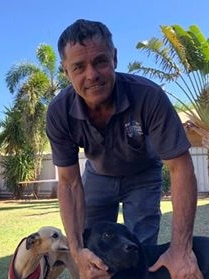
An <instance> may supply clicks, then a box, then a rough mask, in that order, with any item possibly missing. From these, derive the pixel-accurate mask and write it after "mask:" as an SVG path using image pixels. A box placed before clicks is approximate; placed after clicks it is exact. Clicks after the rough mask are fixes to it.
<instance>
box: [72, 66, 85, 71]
mask: <svg viewBox="0 0 209 279" xmlns="http://www.w3.org/2000/svg"><path fill="white" fill-rule="evenodd" d="M82 69H83V66H82V65H77V66H75V67H74V68H73V72H75V73H77V72H81V71H82Z"/></svg>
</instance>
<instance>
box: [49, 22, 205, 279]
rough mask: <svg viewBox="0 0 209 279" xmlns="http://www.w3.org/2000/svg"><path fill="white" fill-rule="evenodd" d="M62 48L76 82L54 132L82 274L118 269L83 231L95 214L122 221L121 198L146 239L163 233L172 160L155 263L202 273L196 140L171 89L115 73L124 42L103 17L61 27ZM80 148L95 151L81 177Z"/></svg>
mask: <svg viewBox="0 0 209 279" xmlns="http://www.w3.org/2000/svg"><path fill="white" fill-rule="evenodd" d="M58 49H59V53H60V57H61V60H62V66H63V69H64V71H65V74H66V76H67V78H68V79H69V81H71V85H70V86H69V87H68V88H66V89H64V90H62V91H61V92H60V93H59V94H58V95H57V97H55V99H54V100H53V101H52V103H51V104H50V106H49V109H48V114H47V135H48V137H49V139H50V142H51V146H52V154H53V162H54V164H55V165H56V166H57V167H58V176H59V186H58V198H59V204H60V213H61V218H62V221H63V224H64V228H65V231H66V234H67V237H68V240H69V244H70V247H71V251H72V254H73V257H74V259H75V261H76V263H77V266H78V269H79V273H80V278H82V279H83V278H85V279H88V278H110V275H109V274H108V272H107V267H106V266H105V265H104V264H103V263H102V261H101V260H100V259H99V258H98V257H96V256H95V255H94V254H93V253H91V252H90V251H89V250H88V249H84V248H83V241H82V232H83V230H84V227H87V226H91V224H93V223H94V222H96V221H100V220H109V221H116V220H117V215H118V206H119V202H122V204H123V216H124V221H125V224H126V225H127V226H128V227H129V229H130V230H131V231H133V232H134V233H135V234H136V235H137V237H138V238H139V240H140V241H142V242H144V243H155V242H156V241H157V235H158V231H159V222H160V198H161V167H162V163H161V160H164V162H165V164H166V165H167V166H168V168H169V171H170V175H171V184H172V185H171V188H172V202H173V225H172V241H171V246H170V248H169V250H168V251H167V252H166V253H165V254H164V255H162V257H161V258H160V259H159V260H158V262H157V263H156V264H155V265H154V266H153V267H152V268H151V270H152V271H154V270H156V269H157V268H159V267H160V266H162V265H164V266H166V267H167V268H168V269H169V271H170V273H171V276H172V279H183V278H189V279H193V278H196V279H200V278H201V274H200V271H199V269H198V266H197V261H196V258H195V256H194V254H193V252H192V248H191V246H192V244H191V238H192V231H193V223H194V217H195V210H196V200H197V189H196V180H195V175H194V170H193V165H192V161H191V157H190V155H189V152H188V149H189V147H190V144H189V142H188V140H187V138H186V136H185V133H184V129H183V127H182V125H181V123H180V120H179V118H178V116H177V114H176V112H175V110H174V109H173V107H172V105H171V103H170V102H169V100H168V98H167V96H166V95H165V93H164V92H163V91H162V89H161V88H160V87H159V86H157V85H156V84H154V83H153V82H151V81H149V80H147V79H145V78H142V77H139V76H134V75H129V74H123V73H116V72H115V69H116V66H117V51H116V49H115V47H114V44H113V42H112V35H111V33H110V31H109V30H108V28H107V27H106V26H105V25H104V24H102V23H99V22H94V21H88V20H77V21H76V22H75V23H74V24H72V25H70V26H69V27H68V28H67V29H66V30H65V31H64V32H63V33H62V34H61V36H60V38H59V41H58ZM79 147H82V148H84V151H85V154H86V157H87V158H88V161H87V164H86V168H85V172H84V175H83V177H82V178H81V176H80V171H79V164H78V150H79Z"/></svg>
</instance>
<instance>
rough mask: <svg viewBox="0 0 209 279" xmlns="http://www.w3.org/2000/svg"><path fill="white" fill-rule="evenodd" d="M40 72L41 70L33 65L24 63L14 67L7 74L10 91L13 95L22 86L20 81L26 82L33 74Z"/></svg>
mask: <svg viewBox="0 0 209 279" xmlns="http://www.w3.org/2000/svg"><path fill="white" fill-rule="evenodd" d="M36 72H40V69H39V68H38V67H37V66H36V65H34V64H31V63H26V62H24V63H23V62H22V63H19V64H17V65H13V66H12V67H11V69H10V70H9V71H8V72H7V74H6V79H5V80H6V84H7V87H8V88H9V91H10V92H11V93H12V94H13V93H14V92H15V90H16V89H17V86H19V85H20V81H21V80H24V78H27V77H28V76H30V75H32V74H33V73H36Z"/></svg>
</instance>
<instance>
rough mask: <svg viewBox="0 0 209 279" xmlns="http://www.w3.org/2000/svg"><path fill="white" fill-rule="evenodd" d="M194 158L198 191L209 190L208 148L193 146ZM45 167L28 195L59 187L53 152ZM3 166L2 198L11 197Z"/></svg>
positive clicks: (81, 156)
mask: <svg viewBox="0 0 209 279" xmlns="http://www.w3.org/2000/svg"><path fill="white" fill-rule="evenodd" d="M190 152H191V155H192V160H193V163H194V168H195V174H196V177H197V183H198V192H199V193H205V192H209V170H208V166H209V164H208V150H207V149H205V148H200V147H193V148H191V149H190ZM85 162H86V158H85V156H84V154H83V153H80V154H79V164H80V171H81V173H82V172H83V170H84V167H85ZM42 165H43V167H42V171H41V174H40V177H39V178H38V183H37V182H36V183H30V184H28V185H27V187H26V189H25V192H26V195H33V194H34V189H35V190H37V188H38V192H39V196H41V197H50V196H53V194H54V192H55V191H56V187H57V180H58V179H57V173H56V168H55V167H54V165H53V163H52V157H51V154H47V155H45V156H44V160H43V164H42ZM1 172H2V167H1V164H0V198H4V197H9V196H11V193H9V192H8V191H7V189H6V188H5V185H4V181H3V178H2V176H1Z"/></svg>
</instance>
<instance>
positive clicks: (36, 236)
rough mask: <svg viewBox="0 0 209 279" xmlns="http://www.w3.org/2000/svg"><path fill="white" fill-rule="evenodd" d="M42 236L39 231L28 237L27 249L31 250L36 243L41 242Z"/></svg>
mask: <svg viewBox="0 0 209 279" xmlns="http://www.w3.org/2000/svg"><path fill="white" fill-rule="evenodd" d="M40 240H41V237H40V234H39V233H32V234H31V235H29V236H28V237H27V239H26V249H27V250H29V249H30V248H31V247H32V246H34V244H36V243H37V242H40Z"/></svg>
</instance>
